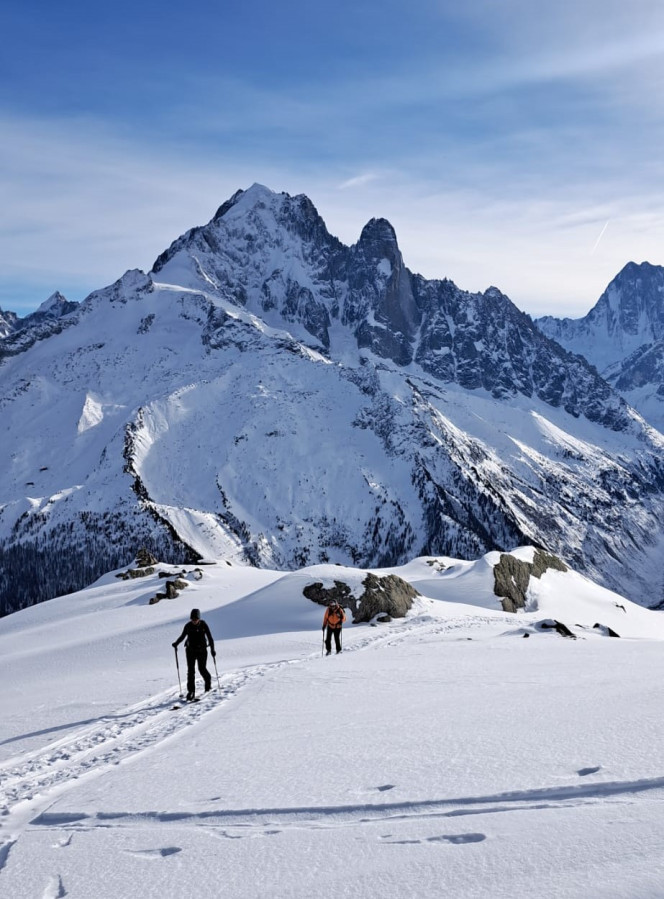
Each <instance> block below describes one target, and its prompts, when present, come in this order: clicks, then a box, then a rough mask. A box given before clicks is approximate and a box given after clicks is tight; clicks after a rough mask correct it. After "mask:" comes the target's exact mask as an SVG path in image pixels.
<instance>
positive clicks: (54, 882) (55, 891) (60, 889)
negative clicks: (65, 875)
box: [42, 874, 67, 899]
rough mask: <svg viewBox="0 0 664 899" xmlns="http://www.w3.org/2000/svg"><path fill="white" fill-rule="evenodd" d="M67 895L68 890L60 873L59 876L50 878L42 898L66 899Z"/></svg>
mask: <svg viewBox="0 0 664 899" xmlns="http://www.w3.org/2000/svg"><path fill="white" fill-rule="evenodd" d="M66 895H67V890H66V889H65V888H64V884H63V883H62V877H60V875H59V874H58V876H57V877H51V879H50V880H49V882H48V884H47V886H46V889H45V890H44V892H43V893H42V899H64V897H65V896H66Z"/></svg>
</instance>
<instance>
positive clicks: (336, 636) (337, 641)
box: [325, 624, 341, 652]
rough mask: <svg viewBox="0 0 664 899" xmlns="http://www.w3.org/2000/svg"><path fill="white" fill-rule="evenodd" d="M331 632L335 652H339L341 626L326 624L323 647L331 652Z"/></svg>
mask: <svg viewBox="0 0 664 899" xmlns="http://www.w3.org/2000/svg"><path fill="white" fill-rule="evenodd" d="M332 634H334V645H335V647H336V650H337V652H341V628H340V627H330V625H329V624H328V626H327V628H326V632H325V649H326V650H327V651H328V652H332Z"/></svg>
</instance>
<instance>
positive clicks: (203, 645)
mask: <svg viewBox="0 0 664 899" xmlns="http://www.w3.org/2000/svg"><path fill="white" fill-rule="evenodd" d="M189 619H190V620H189V621H188V622H187V623H186V624H185V626H184V628H183V630H182V633H181V634H180V636H179V637H178V638H177V640H176V641H175V643H174V644H173V646H174V647H175V649H176V650H177V648H178V644H179V643H181V642H182V641H183V640H184V639H185V638H186V643H185V644H184V648H185V652H186V654H187V699H188V700H192V699H195V698H196V664H198V670H199V672H200V675H201V677H202V678H203V680H204V681H205V692H206V693H207V691H208V690H209V689H211V687H212V676H211V674H210V672H209V671H208V670H207V665H206V662H207V644H208V643H209V644H210V652H211V653H212V658H213V659H214V658H216V655H217V653H216V652H215V651H214V640H213V639H212V634H211V633H210V628H209V627H208V626H207V624H206V623H205V621H203V620H202V619H201V613H200V611H199V610H198V609H192V610H191V615H190V616H189Z"/></svg>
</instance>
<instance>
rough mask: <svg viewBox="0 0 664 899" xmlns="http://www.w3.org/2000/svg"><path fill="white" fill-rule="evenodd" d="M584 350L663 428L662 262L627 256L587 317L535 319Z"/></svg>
mask: <svg viewBox="0 0 664 899" xmlns="http://www.w3.org/2000/svg"><path fill="white" fill-rule="evenodd" d="M537 325H538V327H539V328H540V330H541V331H542V332H543V333H544V334H546V335H547V337H551V338H552V339H553V340H556V341H558V343H560V344H561V345H562V346H564V347H565V348H566V349H568V350H570V351H571V352H574V353H579V354H581V355H582V356H584V357H585V358H586V359H587V360H588V361H589V362H591V363H592V364H593V365H594V366H596V368H597V370H598V371H599V372H600V374H601V375H602V376H603V377H604V378H606V380H607V381H608V382H609V383H610V384H612V385H613V387H615V389H616V390H617V391H618V392H619V393H622V394H623V395H624V396H625V398H626V399H627V400H628V402H630V403H631V404H632V405H633V406H634V407H635V408H636V409H638V410H639V412H641V414H642V415H643V416H644V417H645V418H646V419H647V420H648V421H650V422H651V424H653V425H654V426H655V427H656V428H658V429H659V430H660V431H662V430H664V268H663V267H662V266H659V265H651V264H650V263H648V262H642V263H641V264H640V265H637V264H636V263H634V262H629V263H628V264H627V265H626V266H625V267H624V268H623V269H622V271H620V272H619V273H618V274H617V275H616V277H615V278H614V279H613V281H611V283H610V284H609V286H608V287H607V288H606V290H605V291H604V293H603V294H602V296H601V297H600V298H599V300H598V301H597V303H596V304H595V306H593V308H592V309H591V310H590V312H589V313H588V314H587V315H585V316H584V317H583V318H579V319H571V318H563V319H559V318H554V317H553V316H545V317H543V318H540V319H538V320H537Z"/></svg>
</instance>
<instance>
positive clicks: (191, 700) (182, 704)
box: [171, 696, 201, 712]
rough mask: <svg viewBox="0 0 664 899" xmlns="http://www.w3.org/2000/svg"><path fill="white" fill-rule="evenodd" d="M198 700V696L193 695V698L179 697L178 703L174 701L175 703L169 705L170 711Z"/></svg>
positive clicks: (199, 698) (199, 699)
mask: <svg viewBox="0 0 664 899" xmlns="http://www.w3.org/2000/svg"><path fill="white" fill-rule="evenodd" d="M200 701H201V697H200V696H194V698H193V699H181V700H180V705H178V704H177V703H176V704H175V705H172V706H171V712H176V711H177V710H178V709H182V708H184V706H186V705H189V704H190V703H192V702H200Z"/></svg>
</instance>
